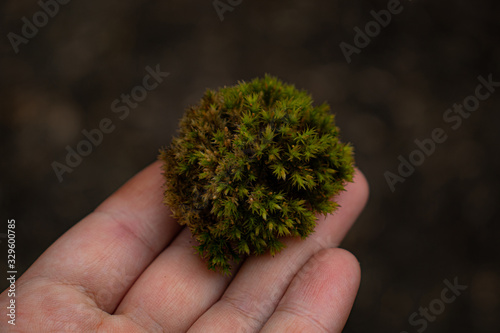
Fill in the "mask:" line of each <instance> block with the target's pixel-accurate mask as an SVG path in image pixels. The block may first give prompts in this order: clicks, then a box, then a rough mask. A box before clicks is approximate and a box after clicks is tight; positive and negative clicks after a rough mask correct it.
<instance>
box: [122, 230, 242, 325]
mask: <svg viewBox="0 0 500 333" xmlns="http://www.w3.org/2000/svg"><path fill="white" fill-rule="evenodd" d="M193 245H195V243H194V240H193V237H192V236H191V233H190V231H189V229H187V228H185V229H184V230H183V231H182V232H181V233H180V234H179V236H178V237H177V238H176V239H175V240H174V241H173V242H172V243H171V244H170V246H169V247H168V248H167V249H166V250H165V251H163V252H162V253H161V254H160V255H159V256H158V257H157V258H156V259H155V261H154V262H153V263H152V264H151V265H150V266H149V267H148V268H147V269H146V271H145V272H144V273H143V274H142V275H141V276H140V278H139V279H138V280H137V281H136V282H135V283H134V285H133V286H132V288H131V289H130V290H129V292H128V293H127V295H126V296H125V297H124V299H123V301H122V302H121V303H120V305H119V306H118V308H117V310H116V312H115V314H117V315H124V316H126V317H128V318H130V319H131V320H132V321H133V322H135V323H137V324H138V325H140V326H141V327H143V328H144V329H145V330H146V331H148V332H152V331H155V330H157V329H158V328H159V327H160V328H161V330H162V331H164V332H186V331H187V330H188V329H189V327H190V326H191V325H192V324H193V322H195V321H196V319H198V317H199V316H200V315H201V314H202V313H204V312H205V311H206V310H207V309H208V308H210V306H212V304H213V303H215V302H216V301H217V300H218V299H219V298H220V295H221V294H222V292H223V290H225V289H226V287H227V285H228V284H229V282H230V280H231V278H230V277H228V276H224V275H222V274H220V273H218V272H213V271H209V270H208V269H207V263H206V262H205V261H203V260H202V259H201V258H200V256H199V255H198V254H197V253H195V250H194V249H193ZM236 269H237V267H233V272H234V271H235V270H236Z"/></svg>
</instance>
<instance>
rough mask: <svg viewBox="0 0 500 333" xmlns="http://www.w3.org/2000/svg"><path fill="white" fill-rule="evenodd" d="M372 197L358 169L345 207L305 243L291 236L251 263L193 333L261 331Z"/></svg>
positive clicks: (342, 199)
mask: <svg viewBox="0 0 500 333" xmlns="http://www.w3.org/2000/svg"><path fill="white" fill-rule="evenodd" d="M367 198H368V184H367V182H366V179H365V178H364V176H363V175H362V174H361V172H359V171H357V172H356V174H355V177H354V183H350V184H348V185H347V186H346V192H343V193H342V194H341V195H339V196H338V198H336V200H337V202H338V203H339V204H340V205H341V207H340V208H339V209H338V211H336V212H335V213H334V214H333V215H328V216H327V217H326V218H320V219H319V221H318V225H317V226H316V231H315V232H314V233H313V234H312V235H310V236H309V237H308V238H307V239H305V240H300V239H297V238H288V239H285V240H284V242H285V244H286V245H287V248H286V249H284V250H283V251H282V252H280V253H278V254H277V255H276V256H275V257H274V258H273V257H271V256H270V255H268V254H267V255H262V256H259V257H251V258H249V259H247V260H246V261H245V262H244V263H243V265H242V267H241V268H240V270H239V271H238V274H237V275H236V276H235V278H234V280H233V281H232V282H231V284H230V285H229V287H228V289H227V290H226V292H225V293H224V295H223V296H222V298H221V299H220V300H219V301H218V302H217V303H216V304H214V306H212V307H211V308H210V309H209V310H208V311H207V312H206V313H204V314H203V316H202V317H200V319H198V320H197V321H196V323H195V324H194V325H193V327H192V328H191V330H190V331H189V332H226V331H228V332H229V331H234V332H236V331H242V332H245V331H248V332H253V331H258V330H259V329H260V328H261V327H262V326H263V324H264V323H265V321H266V320H267V319H268V318H269V316H270V315H271V314H272V312H273V311H274V309H275V308H276V305H277V304H278V302H279V300H280V299H281V297H282V296H283V294H284V292H285V290H286V288H287V287H288V285H289V283H290V281H291V280H292V278H293V277H294V276H295V274H296V273H297V272H298V271H299V269H300V268H301V267H302V266H303V265H304V264H305V263H306V262H307V260H308V259H309V258H310V257H311V256H312V255H313V254H314V253H316V252H318V251H320V250H321V249H324V248H328V247H334V246H337V245H338V244H339V243H340V242H341V240H342V239H343V238H344V236H345V234H346V233H347V231H348V230H349V229H350V227H351V225H352V224H353V223H354V221H355V219H356V218H357V216H358V215H359V214H360V212H361V210H362V209H363V207H364V205H365V203H366V201H367Z"/></svg>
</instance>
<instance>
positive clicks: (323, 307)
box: [261, 249, 361, 333]
mask: <svg viewBox="0 0 500 333" xmlns="http://www.w3.org/2000/svg"><path fill="white" fill-rule="evenodd" d="M360 276H361V274H360V269H359V263H358V261H357V260H356V258H355V257H354V256H353V255H352V254H351V253H349V252H347V251H345V250H342V249H325V250H322V251H320V252H319V253H317V254H316V255H314V256H313V257H312V258H311V259H309V261H308V262H307V264H306V265H305V266H304V267H302V269H301V270H300V271H299V273H298V274H297V276H295V277H294V279H293V281H292V283H291V284H290V287H289V288H288V289H287V291H286V293H285V295H284V296H283V298H282V299H281V301H280V303H279V304H278V307H277V308H276V310H275V311H274V313H273V314H272V316H271V318H269V320H268V321H267V323H266V324H265V326H264V327H263V329H262V331H261V332H263V333H268V332H272V333H280V332H284V333H285V332H286V333H293V332H300V333H308V332H311V333H321V332H325V333H328V332H330V333H331V332H339V333H340V332H342V329H343V327H344V326H345V323H346V321H347V318H348V317H349V313H350V311H351V308H352V305H353V303H354V299H355V298H356V293H357V291H358V288H359V282H360Z"/></svg>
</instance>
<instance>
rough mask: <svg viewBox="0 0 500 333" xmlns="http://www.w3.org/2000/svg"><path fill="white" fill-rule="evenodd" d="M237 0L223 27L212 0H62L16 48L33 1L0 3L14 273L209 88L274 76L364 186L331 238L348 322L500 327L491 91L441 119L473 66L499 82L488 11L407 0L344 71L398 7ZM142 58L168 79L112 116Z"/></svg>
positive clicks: (462, 92) (0, 115) (6, 210)
mask: <svg viewBox="0 0 500 333" xmlns="http://www.w3.org/2000/svg"><path fill="white" fill-rule="evenodd" d="M221 2H222V3H226V1H225V0H221ZM231 2H232V3H233V4H236V3H240V4H237V5H235V6H231V8H232V11H226V12H225V13H223V16H222V18H223V20H221V17H220V16H219V15H218V13H217V11H216V9H215V8H214V5H213V1H180V0H175V1H159V0H152V1H139V0H129V1H118V0H108V1H104V2H100V1H96V0H89V1H78V0H74V1H68V3H67V4H65V5H60V8H59V10H58V12H57V13H56V14H55V15H54V17H50V18H48V20H47V21H48V22H47V23H46V24H45V25H43V26H41V27H40V28H39V29H38V32H37V33H36V34H35V35H34V36H33V37H31V38H28V39H27V41H28V42H27V43H22V44H20V45H18V52H17V53H16V52H15V50H14V48H13V46H12V45H11V43H10V41H9V38H8V33H9V32H13V33H15V34H17V35H21V34H22V28H23V24H24V23H23V20H22V18H23V17H26V18H27V19H28V20H29V21H31V22H32V21H33V15H34V14H36V13H37V12H38V11H40V10H41V7H40V6H39V4H38V3H37V1H35V0H30V1H28V0H4V1H1V2H0V13H1V14H0V27H1V29H0V30H1V32H2V34H1V40H0V55H1V58H0V59H1V60H0V80H1V81H0V138H1V141H0V151H1V152H2V155H1V159H0V164H1V167H0V168H1V169H0V202H1V218H2V220H3V221H1V223H0V232H2V233H3V234H2V235H1V236H2V238H1V239H0V240H1V241H2V244H1V245H0V247H1V249H2V253H6V247H5V244H6V239H5V233H6V232H7V231H6V230H7V225H6V224H7V222H6V221H7V219H9V218H15V219H16V225H17V226H16V234H17V238H16V239H17V252H16V254H17V266H18V271H19V272H20V273H21V272H23V271H25V270H26V269H27V268H28V267H29V266H30V265H31V264H32V263H33V262H34V261H35V259H36V258H37V257H38V256H39V255H40V254H41V253H42V252H43V251H44V250H45V249H46V248H47V247H48V246H49V245H50V244H51V243H52V242H54V241H55V240H56V239H57V238H58V237H59V236H61V235H62V234H63V233H64V232H65V231H66V230H68V229H69V228H70V227H71V226H72V225H74V224H75V223H76V222H78V221H79V220H80V219H81V218H83V217H84V216H86V215H87V214H88V213H89V212H91V211H92V210H93V209H94V208H95V207H96V206H97V205H98V204H99V203H100V202H101V201H103V200H104V199H105V198H106V197H108V196H109V195H110V194H111V193H113V191H115V190H116V189H117V188H118V187H119V186H120V185H121V184H123V183H124V182H126V181H127V180H128V179H129V178H130V177H132V176H133V175H134V174H135V173H137V172H138V171H140V170H141V169H142V168H143V167H145V166H146V165H148V164H149V163H151V162H152V161H154V160H155V159H156V156H157V152H158V149H159V148H160V147H161V146H163V145H167V144H168V143H169V142H170V140H171V138H172V136H174V135H175V133H176V128H177V124H178V120H179V118H180V117H181V115H182V113H183V110H184V109H185V108H186V107H187V106H189V105H192V104H195V103H196V102H197V101H198V100H199V99H200V98H201V96H202V94H203V92H204V91H205V89H207V88H218V87H221V86H224V85H233V84H235V83H236V82H237V81H238V80H250V79H252V78H254V77H260V76H263V75H264V74H265V73H270V74H272V75H276V76H278V77H279V78H281V79H283V80H284V81H286V82H290V83H294V84H295V85H296V86H297V87H298V88H301V89H306V90H308V91H310V92H311V94H312V95H313V97H314V99H315V101H316V102H317V103H322V102H328V103H329V104H330V105H331V107H332V112H334V113H335V114H336V119H337V123H338V126H339V127H340V128H341V133H342V138H343V140H345V141H349V142H351V143H352V144H353V145H354V146H355V150H356V161H357V165H358V167H359V168H360V169H361V170H362V171H363V172H364V173H365V175H366V176H367V178H368V180H369V183H370V190H371V192H370V193H371V196H370V201H369V203H368V206H367V207H366V209H365V211H364V212H363V214H362V215H361V217H360V218H359V220H358V221H357V223H356V224H355V226H354V228H353V229H352V230H351V232H350V233H349V234H348V236H347V238H346V239H345V241H344V242H343V244H342V247H344V248H346V249H348V250H349V251H351V252H353V253H354V254H355V255H356V256H357V258H358V259H359V261H360V263H361V267H362V282H361V287H360V290H359V294H358V297H357V299H356V302H355V305H354V308H353V310H352V313H351V316H350V319H349V321H348V323H347V326H346V328H345V330H344V331H345V332H402V331H407V332H418V331H419V330H420V332H423V331H425V332H429V333H431V332H498V329H499V327H500V319H499V317H498V313H500V265H499V264H498V256H499V254H500V245H499V239H500V229H499V226H498V221H499V213H498V209H497V206H498V203H499V199H500V193H499V191H500V190H499V189H500V186H499V185H500V183H499V176H498V170H499V169H500V165H499V163H500V159H499V155H500V149H499V145H498V143H499V138H500V137H499V132H500V131H499V123H500V112H499V110H500V88H496V89H497V91H495V92H494V93H492V94H491V96H490V97H489V98H488V99H486V100H484V101H481V102H480V105H479V106H478V108H477V110H475V111H474V112H471V113H470V116H469V117H468V118H466V119H462V122H461V124H460V125H459V126H456V128H455V129H454V128H452V125H453V124H458V123H455V122H452V123H450V122H446V121H445V119H444V118H443V116H444V115H445V112H446V110H447V109H449V108H452V107H453V105H454V104H455V103H456V104H461V103H463V101H464V99H465V98H466V97H468V96H469V95H474V94H475V90H476V86H477V85H478V84H479V80H478V77H479V76H482V77H484V78H488V76H489V75H492V79H493V81H496V82H500V61H499V60H500V43H499V42H500V35H499V33H500V20H499V15H500V5H499V3H498V2H497V1H486V0H479V1H474V2H472V1H470V2H461V1H450V0H445V1H409V0H408V1H401V3H400V6H402V7H401V10H400V12H399V13H398V14H393V15H392V16H391V20H390V22H389V23H388V24H386V26H385V27H381V28H380V29H379V31H377V29H376V25H373V24H371V25H370V24H369V25H368V27H369V28H371V29H373V30H371V32H370V33H371V35H372V37H370V41H369V42H366V41H365V42H366V44H367V45H366V46H364V45H363V46H364V47H362V48H359V50H358V51H357V52H355V53H353V54H352V55H351V56H350V63H348V61H347V60H346V57H345V56H344V54H343V52H342V50H341V47H340V44H341V43H342V42H345V43H348V44H351V45H353V44H354V39H355V36H356V30H355V28H356V27H357V28H359V29H361V30H363V31H364V30H365V25H366V24H367V23H368V22H370V21H373V20H374V17H373V14H372V13H371V11H372V10H373V11H375V12H379V11H380V10H383V9H387V6H388V4H390V3H394V1H360V0H355V1H299V0H291V1H286V2H285V1H278V2H270V1H263V0H254V1H248V0H247V1H231ZM398 8H399V7H398ZM37 17H38V16H37ZM38 19H40V20H43V17H42V16H40V17H38ZM41 22H42V23H43V21H41ZM358 42H360V41H359V40H358ZM147 66H150V67H152V68H156V66H159V68H160V69H161V71H164V72H169V73H170V74H169V76H168V77H166V78H165V79H164V81H163V82H162V83H161V84H160V85H158V87H157V88H156V89H154V90H152V91H150V92H148V95H147V97H146V98H145V99H144V100H143V101H141V102H140V103H138V105H137V107H135V108H131V109H130V113H129V114H128V115H127V116H126V117H122V118H124V119H120V118H119V116H120V115H122V116H123V114H121V113H114V112H113V111H112V108H111V103H112V102H113V101H114V100H115V99H117V98H120V96H121V94H128V93H130V91H131V90H132V88H134V87H135V86H138V85H141V84H142V79H143V77H144V76H145V75H146V74H147V71H146V67H147ZM469 101H470V99H469ZM103 118H109V119H111V120H112V122H113V124H114V125H115V126H116V128H115V130H114V131H113V132H112V133H109V134H105V135H104V137H103V141H102V143H101V144H100V145H98V146H97V147H93V150H92V153H91V154H89V155H88V156H86V157H84V158H83V160H82V162H81V163H80V164H79V165H78V166H77V167H74V168H73V171H72V172H71V173H65V174H64V175H63V176H62V177H63V179H62V181H59V179H58V177H57V176H56V174H55V172H54V170H53V166H52V164H53V162H54V161H57V162H59V163H62V164H64V163H65V157H66V153H67V151H66V147H67V146H69V147H72V148H73V149H75V147H76V146H77V145H78V143H79V142H80V141H81V140H82V139H85V137H84V136H83V134H82V131H83V130H87V131H90V130H92V129H94V128H97V127H98V126H99V123H100V122H101V120H102V119H103ZM436 128H442V129H443V130H444V131H445V133H446V135H447V139H446V141H445V142H443V143H439V144H437V145H436V147H435V151H434V152H433V153H432V154H430V155H429V156H425V158H424V160H423V161H422V163H421V164H420V165H418V166H417V167H416V168H415V171H414V172H413V173H412V174H411V175H409V176H408V177H406V178H405V181H404V182H398V183H397V184H396V185H395V190H394V191H392V190H391V188H390V186H389V185H388V182H387V180H386V177H385V174H386V172H392V173H394V174H397V173H398V166H399V164H400V160H398V158H399V156H402V157H403V158H405V159H408V158H409V156H410V154H412V152H413V151H415V149H418V146H417V144H416V143H415V140H425V139H427V138H429V137H431V133H432V132H433V130H434V129H436ZM413 154H414V155H413V156H417V155H415V154H418V153H413ZM159 185H160V184H159ZM495 221H496V222H495ZM96 232H99V230H96ZM4 251H5V252H4ZM2 258H4V257H3V255H2ZM5 261H6V260H4V259H2V260H1V263H0V267H1V269H2V271H6V268H5V264H6V263H5ZM2 274H3V273H2ZM0 275H1V274H0ZM455 279H457V280H458V283H459V284H461V285H466V286H467V289H466V290H464V291H463V292H462V294H461V295H460V296H458V297H457V298H456V300H455V301H453V302H452V303H450V304H446V306H445V309H444V310H443V311H442V313H440V314H439V315H437V316H436V317H435V319H434V320H433V321H429V322H428V325H427V327H425V329H424V328H423V326H422V325H415V324H413V325H412V324H411V323H410V322H409V318H410V317H411V316H412V313H414V312H418V311H419V308H420V307H424V308H425V307H429V305H430V304H431V303H432V302H433V300H435V299H439V298H440V297H441V291H442V290H443V289H444V288H445V283H444V281H445V280H448V281H451V282H453V281H454V280H455ZM0 280H1V281H2V282H0V286H1V287H2V290H3V289H4V288H6V286H7V285H6V281H5V279H0ZM433 304H435V302H434V303H433ZM438 310H439V309H438Z"/></svg>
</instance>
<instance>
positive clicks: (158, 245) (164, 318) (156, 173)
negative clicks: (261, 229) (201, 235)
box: [0, 162, 368, 333]
mask: <svg viewBox="0 0 500 333" xmlns="http://www.w3.org/2000/svg"><path fill="white" fill-rule="evenodd" d="M162 177H163V176H162V174H161V170H160V163H159V162H155V163H153V164H151V165H150V166H148V167H146V168H145V169H144V170H143V171H141V172H140V173H138V174H137V175H136V176H135V177H133V178H132V179H131V180H130V181H128V182H127V183H126V184H125V185H123V186H122V187H121V188H120V189H119V190H118V191H116V192H115V193H114V194H113V195H111V196H110V197H109V198H108V199H106V200H105V201H104V202H103V203H102V204H101V205H100V206H99V207H98V208H97V209H96V210H95V211H94V212H92V213H90V214H89V215H88V216H87V217H85V218H84V219H83V220H82V221H80V222H79V223H78V224H76V225H75V226H74V227H72V228H71V229H70V230H68V231H67V232H66V233H65V234H64V235H63V236H61V237H60V238H59V239H58V240H57V241H56V242H55V243H54V244H52V245H51V246H50V247H49V248H48V249H47V250H46V251H45V252H44V253H43V254H42V255H41V256H40V258H39V259H38V260H37V261H36V262H35V263H34V264H33V265H32V266H31V267H30V268H29V269H28V270H27V271H26V272H25V273H24V274H23V275H22V276H21V277H20V278H19V279H18V281H17V282H16V325H15V326H12V325H9V324H8V323H7V320H8V318H7V319H6V318H4V319H2V320H1V321H0V331H1V332H190V333H193V332H204V333H207V332H217V333H220V332H231V333H234V332H248V333H249V332H259V331H260V332H273V333H274V332H287V333H289V332H301V333H304V332H315V333H318V332H341V331H342V328H343V327H344V325H345V322H346V320H347V318H348V316H349V312H350V311H351V308H352V305H353V302H354V299H355V297H356V293H357V290H358V287H359V282H360V267H359V263H358V261H357V260H356V258H355V257H354V256H353V255H352V254H351V253H349V252H347V251H345V250H343V249H339V248H337V247H338V245H339V244H340V242H341V241H342V239H343V238H344V236H345V234H346V233H347V232H348V230H349V229H350V227H351V226H352V224H353V223H354V221H355V220H356V218H357V216H358V215H359V214H360V212H361V211H362V209H363V207H364V205H365V204H366V201H367V198H368V185H367V182H366V179H365V177H364V176H363V175H362V174H361V172H359V171H356V174H355V177H354V183H350V184H348V185H347V187H346V191H345V192H343V193H342V194H341V195H339V196H338V197H337V198H336V200H337V201H338V202H339V203H340V205H341V207H340V208H339V209H338V210H337V211H336V212H335V213H334V214H333V215H328V216H326V217H324V216H321V217H319V221H318V226H317V227H316V232H315V233H313V234H312V235H310V236H309V237H308V238H307V239H306V240H300V239H295V238H288V239H286V240H285V243H286V245H287V247H286V248H285V249H284V250H283V251H282V252H280V253H279V254H277V255H276V256H275V257H271V256H270V255H262V256H258V257H249V258H248V259H246V260H245V261H243V262H242V263H241V264H240V265H238V266H236V265H235V267H234V268H233V272H232V273H233V274H232V276H231V277H228V276H223V275H221V274H219V273H215V272H212V271H208V270H207V268H206V263H205V262H203V261H202V260H201V259H200V258H199V256H198V255H197V254H195V252H194V249H193V248H192V246H193V244H194V242H193V239H192V238H191V235H190V233H189V231H188V230H187V229H186V228H183V227H181V226H179V225H178V224H177V223H176V222H175V221H174V220H173V219H172V218H171V217H170V212H169V210H168V208H167V207H165V206H164V205H163V204H162V196H163V190H162V188H161V186H160V184H162V183H163V178H162ZM8 302H9V298H8V296H7V290H6V291H4V292H3V293H2V294H1V295H0V308H2V309H5V308H6V306H8V304H9V303H8Z"/></svg>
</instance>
